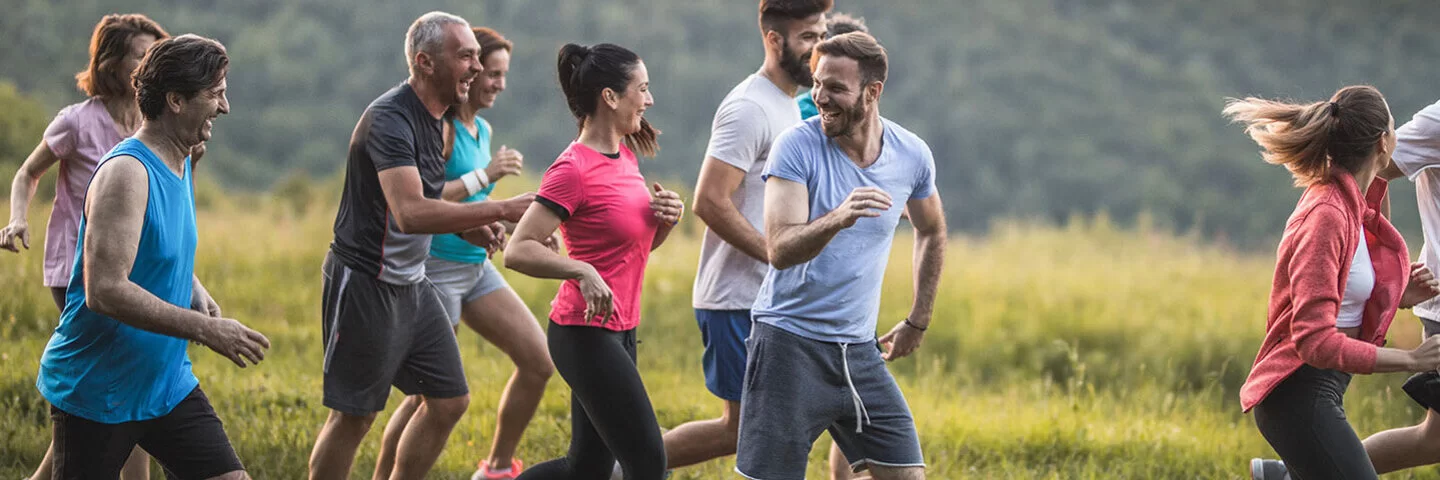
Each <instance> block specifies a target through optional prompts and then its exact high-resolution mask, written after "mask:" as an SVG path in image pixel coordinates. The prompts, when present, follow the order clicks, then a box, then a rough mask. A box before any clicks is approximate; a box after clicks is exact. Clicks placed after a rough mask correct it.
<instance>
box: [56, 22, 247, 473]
mask: <svg viewBox="0 0 1440 480" xmlns="http://www.w3.org/2000/svg"><path fill="white" fill-rule="evenodd" d="M229 63H230V61H229V57H228V56H227V55H226V52H225V47H224V46H222V45H220V43H219V42H216V41H214V40H211V39H208V38H203V37H199V36H195V35H182V36H179V37H174V38H170V39H166V40H162V41H160V42H158V43H156V44H155V45H154V46H153V47H152V48H151V49H150V51H149V53H148V55H147V56H146V57H145V60H144V63H142V64H141V65H140V67H139V68H138V69H137V70H136V71H135V77H134V83H135V89H136V98H137V101H138V102H139V104H140V111H141V113H142V114H143V115H144V118H145V119H144V123H142V124H141V126H140V130H139V131H138V132H137V133H136V134H135V136H134V137H131V138H129V139H126V140H124V141H122V142H120V144H119V145H116V146H115V148H114V149H112V150H111V151H110V153H108V154H106V156H105V158H104V160H103V161H102V162H101V163H100V166H99V167H98V168H97V169H96V172H95V176H94V178H93V179H92V180H91V181H90V186H89V189H88V192H87V194H86V203H85V206H84V214H83V216H82V217H81V222H80V234H79V238H80V240H79V245H78V246H77V248H76V254H75V268H74V272H73V274H72V275H71V279H70V284H69V286H68V287H67V292H68V293H67V294H66V303H65V309H64V313H63V314H62V315H61V318H60V325H59V326H58V327H56V329H55V333H54V335H53V336H51V338H50V343H49V345H47V346H46V348H45V353H44V355H43V356H42V357H41V359H40V375H39V379H38V380H37V381H36V386H37V387H38V388H39V389H40V393H41V394H42V395H44V396H45V399H46V400H47V401H49V402H50V404H51V417H52V418H53V420H54V423H55V433H54V435H55V459H56V460H55V471H54V475H55V476H54V478H57V479H82V478H116V477H117V476H118V475H119V474H120V469H121V466H122V465H124V463H125V459H126V458H127V457H128V456H129V455H130V450H131V449H132V448H134V447H135V445H137V444H138V445H139V446H140V447H142V448H144V449H145V451H147V452H149V453H150V455H151V456H152V457H154V458H155V459H156V460H157V461H159V462H160V464H161V465H162V466H164V467H165V470H166V471H167V472H169V473H170V474H171V476H172V478H222V479H245V478H249V476H248V475H246V473H245V470H244V467H243V466H241V464H240V461H239V459H237V458H236V456H235V451H234V449H233V448H232V447H231V446H230V441H229V439H228V438H227V437H226V435H225V430H224V429H223V428H222V427H221V424H220V419H219V418H218V417H217V416H216V415H215V410H214V409H213V408H211V406H210V401H209V399H207V398H206V397H205V393H204V392H202V391H201V390H200V387H199V381H198V380H197V379H196V378H195V375H194V374H193V373H191V371H190V358H189V356H187V354H186V345H187V343H188V342H189V341H195V342H198V343H200V344H203V345H205V346H207V347H209V348H210V349H211V350H214V351H215V352H216V353H219V354H221V355H223V356H225V357H226V358H229V359H230V360H231V361H233V362H235V364H236V365H237V366H240V367H241V368H244V367H245V366H246V365H248V364H255V363H258V362H260V360H262V359H264V358H265V350H266V349H268V348H269V347H270V341H269V340H267V339H266V338H265V336H264V335H261V334H260V333H259V332H256V331H254V330H251V329H249V328H246V327H245V326H244V325H242V324H241V323H240V322H237V321H235V320H232V319H229V318H224V317H221V316H220V308H219V306H217V305H216V304H215V301H214V299H212V298H211V297H210V294H209V293H208V292H206V291H205V288H204V287H203V286H202V285H200V281H199V279H198V278H196V277H195V243H196V238H197V236H196V229H195V196H194V182H193V180H192V179H191V176H190V175H191V172H190V166H191V163H190V161H189V158H188V157H189V153H190V152H191V149H192V148H194V147H195V146H196V145H199V144H201V143H203V142H205V141H206V140H209V138H210V129H211V121H212V120H213V119H215V118H216V117H218V116H219V115H221V114H224V113H227V112H229V110H230V104H229V101H228V100H227V99H226V98H225V75H226V73H227V71H228V69H229Z"/></svg>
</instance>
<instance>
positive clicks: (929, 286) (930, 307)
mask: <svg viewBox="0 0 1440 480" xmlns="http://www.w3.org/2000/svg"><path fill="white" fill-rule="evenodd" d="M906 211H907V212H909V215H910V223H911V224H912V225H914V226H915V259H914V262H915V265H914V266H913V267H912V268H913V269H914V272H915V287H914V288H915V300H914V302H913V303H911V304H910V315H909V316H907V317H905V319H904V320H902V321H901V322H899V323H897V324H895V327H894V328H891V329H890V332H888V333H886V334H885V335H884V336H882V337H880V339H879V342H880V345H881V347H883V350H884V351H885V354H884V356H883V358H884V359H885V361H887V362H888V361H891V360H896V359H900V358H905V357H906V356H909V355H910V354H911V353H914V352H915V350H917V349H919V348H920V342H921V340H924V338H925V331H926V330H928V329H930V318H931V316H932V315H933V314H934V312H935V292H936V291H937V290H938V289H939V286H940V272H941V271H942V270H943V269H944V266H945V245H946V241H947V239H946V230H945V211H944V208H943V206H942V205H941V203H940V194H938V193H937V194H934V195H930V196H929V197H927V198H923V199H919V200H911V201H909V202H907V203H906Z"/></svg>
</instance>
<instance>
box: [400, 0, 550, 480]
mask: <svg viewBox="0 0 1440 480" xmlns="http://www.w3.org/2000/svg"><path fill="white" fill-rule="evenodd" d="M474 32H475V40H476V41H478V42H479V43H480V62H481V64H482V65H483V66H484V68H485V70H484V71H483V72H481V73H480V76H478V77H476V78H475V81H474V83H473V84H472V85H471V87H470V96H469V98H468V99H467V100H466V101H465V102H464V103H461V104H459V105H456V106H454V107H452V108H451V109H450V111H449V112H447V114H446V118H445V150H446V152H447V154H446V156H447V159H448V160H447V163H446V166H445V179H446V182H445V188H444V190H443V192H442V193H441V198H444V199H445V200H448V201H452V202H464V203H469V202H483V201H485V200H486V198H488V197H489V195H490V192H491V190H494V188H495V182H497V181H499V180H500V179H501V178H504V177H506V176H509V175H518V174H519V173H520V171H521V165H522V161H523V160H524V157H523V156H522V155H520V152H517V151H515V150H511V149H509V148H506V147H505V146H503V145H502V146H501V147H500V149H499V150H497V151H496V152H495V155H494V156H493V157H492V156H491V155H490V134H491V130H490V123H489V122H486V121H485V119H483V118H480V117H479V115H478V113H479V111H480V110H481V109H485V108H490V107H491V106H494V105H495V98H496V97H497V96H498V95H499V94H500V92H502V91H504V90H505V75H506V73H508V72H509V70H510V50H511V49H512V48H513V45H512V44H511V43H510V41H508V40H506V39H505V37H503V36H501V35H500V33H499V32H496V31H495V30H492V29H489V28H485V27H476V28H475V29H474ZM488 253H489V252H487V251H486V250H485V249H484V248H481V247H478V246H475V245H471V244H470V243H469V242H467V241H465V240H464V239H462V238H460V236H459V235H456V234H443V235H435V237H434V238H433V239H432V240H431V242H430V259H429V260H428V261H427V262H426V263H425V274H426V276H427V277H429V279H430V282H431V283H433V284H435V287H436V289H437V290H438V291H439V293H440V296H441V300H442V301H443V303H444V304H445V309H446V311H447V312H448V313H449V314H450V323H451V324H452V325H455V326H456V327H457V329H458V327H459V324H460V322H461V321H462V320H463V321H464V322H465V325H468V326H470V329H472V330H474V331H475V332H476V333H479V334H480V336H482V337H484V338H485V340H487V341H489V342H490V343H492V344H494V345H495V346H496V347H499V348H500V350H501V351H503V352H505V354H506V355H508V356H509V357H510V360H511V361H513V362H514V363H515V373H514V374H512V375H511V376H510V381H509V383H507V384H506V385H505V392H504V393H502V394H501V396H500V410H499V413H498V416H499V418H498V419H497V420H496V422H495V423H496V425H495V437H494V439H493V440H492V443H491V445H490V454H489V456H487V457H486V458H485V459H484V460H481V461H480V463H479V469H478V470H477V471H476V472H475V474H474V476H472V477H471V478H472V480H484V479H508V478H514V477H515V476H517V475H519V474H520V470H521V468H522V466H523V465H522V463H521V462H520V460H519V459H517V458H515V456H514V455H515V447H516V446H517V445H518V444H519V443H520V435H521V434H522V433H524V431H525V427H526V425H528V424H529V423H530V418H531V417H533V416H534V415H535V409H536V407H537V406H539V404H540V398H541V397H542V396H544V394H545V384H546V383H547V382H549V380H550V376H551V374H552V373H553V372H554V371H555V366H554V365H553V364H552V363H551V362H550V351H549V350H548V349H547V348H546V346H545V332H544V330H541V328H540V324H539V323H538V322H537V321H536V320H535V316H534V315H533V314H531V313H530V309H529V308H528V307H526V306H525V302H523V301H521V300H520V296H519V295H516V294H515V291H514V290H512V289H511V288H510V285H509V284H507V283H505V278H504V277H502V276H501V275H500V272H499V271H498V270H497V269H496V268H495V266H494V263H493V262H491V261H489V254H488ZM457 333H458V332H457ZM419 405H420V402H419V400H418V398H417V397H407V398H406V399H405V401H404V402H402V403H401V404H400V407H399V408H398V409H396V411H395V415H394V416H392V417H390V423H389V425H386V426H385V435H384V438H383V439H382V441H381V450H380V458H379V459H378V461H377V462H376V464H375V472H376V474H375V477H376V478H388V477H389V476H390V475H389V473H390V471H391V470H392V468H393V467H394V461H395V447H396V444H397V443H398V442H399V440H400V434H401V432H404V431H405V426H406V425H407V424H408V423H409V422H410V417H411V416H412V415H413V414H414V413H415V409H416V407H418V406H419Z"/></svg>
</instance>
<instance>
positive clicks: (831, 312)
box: [753, 117, 935, 343]
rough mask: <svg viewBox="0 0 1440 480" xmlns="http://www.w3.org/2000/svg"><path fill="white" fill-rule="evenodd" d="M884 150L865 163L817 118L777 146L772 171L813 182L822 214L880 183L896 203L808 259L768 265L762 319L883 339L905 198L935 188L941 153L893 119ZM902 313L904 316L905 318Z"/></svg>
mask: <svg viewBox="0 0 1440 480" xmlns="http://www.w3.org/2000/svg"><path fill="white" fill-rule="evenodd" d="M881 121H882V122H883V123H884V126H885V127H884V128H885V133H884V136H883V143H882V144H881V148H880V158H879V159H877V160H876V161H875V163H874V164H871V165H870V166H869V167H867V168H863V169H862V168H860V167H859V166H857V165H855V162H853V161H851V160H850V157H849V156H848V155H846V154H845V152H844V151H842V150H840V147H839V146H838V145H836V143H835V141H834V140H831V139H830V138H829V137H826V136H825V134H824V133H823V132H822V131H821V130H820V119H819V118H818V117H817V118H812V119H810V120H806V121H804V122H801V123H800V124H798V125H796V126H794V127H791V128H790V129H789V130H786V131H785V133H783V134H781V135H780V138H778V139H776V140H775V144H774V145H773V146H771V147H770V160H769V162H768V165H767V166H766V170H765V178H766V179H767V180H768V179H769V178H770V177H772V176H773V177H779V178H783V179H786V180H790V181H793V182H797V183H803V184H805V187H806V188H807V189H808V190H809V196H810V217H809V221H814V220H815V219H817V218H820V217H821V216H824V215H825V214H826V213H829V212H830V211H832V210H834V209H835V208H836V207H839V206H840V204H842V203H844V202H845V198H846V197H849V196H850V192H851V191H853V190H855V189H856V188H860V187H877V188H880V189H882V190H885V192H886V193H888V194H890V198H891V199H892V200H893V201H894V204H893V205H892V206H891V207H890V209H889V210H886V211H885V212H884V213H883V214H881V216H879V217H873V218H869V217H867V218H861V219H860V220H858V221H856V222H855V225H853V226H851V227H850V228H846V229H844V230H841V231H840V233H837V234H836V235H835V237H834V238H832V239H831V240H830V243H828V244H826V245H825V247H824V249H822V250H821V251H820V254H819V255H817V256H816V257H815V258H813V259H811V260H810V261H808V262H805V263H802V264H799V265H795V266H792V267H790V268H786V269H784V270H776V269H775V268H774V267H773V266H772V267H770V268H769V269H768V271H767V272H766V273H765V281H764V282H763V283H762V284H761V285H760V294H759V296H758V297H757V298H756V299H755V306H754V309H753V315H754V318H755V321H757V322H761V323H765V324H769V325H772V326H775V327H777V328H780V329H783V330H785V331H788V332H790V333H794V334H796V335H800V336H802V337H806V338H810V339H813V340H819V341H822V342H836V343H864V342H868V341H872V340H874V339H875V324H876V320H877V318H876V317H877V316H878V315H879V313H880V287H881V283H882V280H883V279H884V276H885V266H886V264H887V263H888V262H889V260H890V244H891V243H892V241H893V240H894V239H895V228H896V226H897V225H899V223H900V214H901V212H903V211H904V210H905V202H906V201H908V200H917V199H922V198H928V197H930V196H931V195H934V194H935V158H934V156H933V155H932V154H931V152H930V147H929V145H926V144H925V141H924V140H921V139H920V137H918V136H916V135H915V134H913V133H910V132H909V131H908V130H905V129H904V128H902V127H900V125H897V124H895V123H894V122H891V121H889V120H886V119H883V118H882V119H881ZM897 320H898V319H897Z"/></svg>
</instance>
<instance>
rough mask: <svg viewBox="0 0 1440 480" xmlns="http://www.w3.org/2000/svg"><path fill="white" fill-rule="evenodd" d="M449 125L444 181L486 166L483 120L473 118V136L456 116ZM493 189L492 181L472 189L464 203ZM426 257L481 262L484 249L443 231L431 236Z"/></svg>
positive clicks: (487, 127) (486, 137)
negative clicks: (450, 139)
mask: <svg viewBox="0 0 1440 480" xmlns="http://www.w3.org/2000/svg"><path fill="white" fill-rule="evenodd" d="M450 124H451V126H453V127H455V145H454V146H452V147H451V149H450V160H449V161H447V162H445V181H446V182H449V181H451V180H455V179H457V178H460V176H461V175H464V174H467V173H470V172H471V171H472V170H475V169H477V168H485V167H488V166H490V124H489V123H487V122H486V121H485V119H483V118H480V117H478V116H477V117H475V131H476V135H475V136H473V137H472V136H470V131H469V130H466V129H465V125H463V124H461V123H460V120H459V119H456V118H452V119H450ZM494 189H495V182H493V181H492V182H490V185H488V186H486V187H485V188H483V189H481V190H480V191H478V192H475V194H474V195H471V196H470V198H466V199H465V200H464V202H465V203H470V202H478V201H481V200H485V199H486V198H489V197H490V191H492V190H494ZM430 256H432V257H435V258H440V259H444V260H449V261H452V262H460V263H476V264H479V263H485V258H486V252H485V249H483V248H480V247H477V246H475V245H472V244H471V243H470V242H467V241H465V239H463V238H460V236H459V235H456V234H453V233H446V234H440V235H435V237H434V238H433V239H431V240H430Z"/></svg>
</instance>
